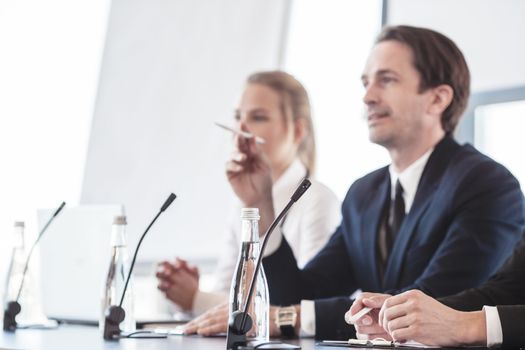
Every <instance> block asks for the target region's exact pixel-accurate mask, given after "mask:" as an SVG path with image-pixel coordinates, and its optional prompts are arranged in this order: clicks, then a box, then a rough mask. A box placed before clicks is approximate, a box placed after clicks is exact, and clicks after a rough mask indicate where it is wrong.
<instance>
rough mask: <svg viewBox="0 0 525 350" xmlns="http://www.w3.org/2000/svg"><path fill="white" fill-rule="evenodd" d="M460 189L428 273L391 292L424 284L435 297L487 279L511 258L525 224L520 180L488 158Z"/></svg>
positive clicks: (421, 286) (464, 181)
mask: <svg viewBox="0 0 525 350" xmlns="http://www.w3.org/2000/svg"><path fill="white" fill-rule="evenodd" d="M479 174H483V176H479ZM457 193H458V194H457V195H458V198H457V199H456V200H455V202H454V203H456V204H455V206H454V207H453V208H449V209H448V210H450V211H451V213H452V214H453V215H452V220H451V222H450V224H449V225H447V227H444V228H443V230H444V234H445V237H444V239H443V241H442V243H441V244H440V245H439V247H438V248H437V250H436V252H435V253H434V254H433V256H432V258H431V259H430V261H429V263H428V265H427V267H426V268H425V269H424V271H423V273H422V274H421V275H420V276H419V278H417V279H416V280H415V282H414V283H413V284H410V285H408V286H406V287H404V288H402V289H398V290H389V291H387V292H388V293H394V294H397V293H400V292H403V291H406V290H410V289H420V290H422V291H423V292H425V293H427V294H429V295H431V296H434V297H440V296H446V295H450V294H454V293H457V292H458V291H461V290H465V289H468V288H472V287H476V286H479V285H480V284H482V283H483V282H485V281H486V280H487V279H488V277H489V276H491V275H492V274H493V273H495V272H496V270H497V269H498V268H499V267H500V266H501V265H502V263H503V262H504V261H505V259H506V258H507V257H508V255H509V252H511V251H512V247H513V246H514V245H515V243H516V241H517V240H519V238H520V235H521V232H522V230H523V225H524V199H523V194H522V192H521V190H520V187H519V183H518V182H517V180H516V179H515V178H514V177H513V176H512V175H511V174H510V173H509V172H508V171H507V170H506V169H505V168H504V167H502V166H500V165H498V164H496V163H494V162H492V161H486V162H482V163H479V164H477V166H476V167H473V168H471V169H470V171H469V175H468V176H465V177H464V178H463V181H462V183H461V184H460V185H459V186H458V190H457ZM444 281H446V283H444Z"/></svg>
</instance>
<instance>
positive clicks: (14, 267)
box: [2, 221, 27, 305]
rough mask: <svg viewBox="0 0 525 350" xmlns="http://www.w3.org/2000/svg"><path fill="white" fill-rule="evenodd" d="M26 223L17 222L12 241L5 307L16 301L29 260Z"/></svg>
mask: <svg viewBox="0 0 525 350" xmlns="http://www.w3.org/2000/svg"><path fill="white" fill-rule="evenodd" d="M24 227H25V225H24V222H23V221H16V222H15V227H14V230H13V231H14V232H13V235H12V237H11V239H12V242H13V244H12V247H13V249H12V251H11V259H10V261H9V267H8V270H7V275H6V282H5V286H4V293H3V299H2V301H3V303H2V304H3V305H5V304H6V303H8V302H9V301H15V300H16V298H17V295H18V290H19V289H20V284H21V283H22V276H23V274H24V266H25V263H26V259H27V252H26V249H25V238H24Z"/></svg>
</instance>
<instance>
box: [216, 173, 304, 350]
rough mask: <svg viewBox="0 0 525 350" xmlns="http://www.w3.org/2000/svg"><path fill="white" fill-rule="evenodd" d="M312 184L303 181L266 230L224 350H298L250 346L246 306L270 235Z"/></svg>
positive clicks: (285, 346)
mask: <svg viewBox="0 0 525 350" xmlns="http://www.w3.org/2000/svg"><path fill="white" fill-rule="evenodd" d="M311 184H312V183H311V182H310V180H308V179H304V180H303V181H302V182H301V184H300V185H299V187H297V189H296V190H295V192H294V194H293V195H292V197H291V198H290V201H289V202H288V204H287V205H286V206H285V207H284V209H283V210H282V211H281V213H280V214H279V215H278V216H277V218H276V219H275V220H274V221H273V222H272V224H271V225H270V227H269V228H268V230H266V233H265V235H264V239H263V242H262V245H261V250H260V251H259V257H258V258H257V264H256V265H255V270H254V272H253V276H252V280H251V281H250V287H249V289H248V295H247V297H246V302H245V303H244V307H243V308H242V309H241V310H237V311H234V312H233V313H232V315H231V317H230V324H229V325H228V334H227V337H226V349H227V350H235V349H238V348H241V347H242V348H243V349H256V348H260V349H300V347H299V346H295V345H289V344H284V343H281V342H270V343H266V344H258V345H257V346H253V347H252V346H250V345H248V342H247V340H246V333H248V331H249V330H250V329H251V328H252V324H253V321H252V318H251V317H250V315H248V306H249V305H250V302H251V299H252V297H253V291H254V289H255V283H256V282H255V281H256V279H257V274H258V273H259V270H260V268H261V263H262V259H263V255H264V249H265V248H266V244H267V243H268V239H269V238H270V235H271V234H272V232H273V231H274V230H275V228H276V227H277V225H278V224H279V223H280V222H281V220H282V219H283V218H284V217H285V215H286V214H287V213H288V211H289V210H290V208H291V207H292V205H294V204H295V202H297V201H298V200H299V198H301V196H302V195H303V194H304V193H305V192H306V190H308V188H310V185H311Z"/></svg>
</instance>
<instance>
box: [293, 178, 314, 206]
mask: <svg viewBox="0 0 525 350" xmlns="http://www.w3.org/2000/svg"><path fill="white" fill-rule="evenodd" d="M311 185H312V183H311V182H310V180H308V179H304V180H303V182H301V184H300V185H299V187H297V189H296V190H295V192H294V194H293V195H292V198H291V199H292V200H293V201H294V202H297V201H298V200H299V198H301V196H302V195H303V194H304V193H305V192H306V190H307V189H309V188H310V186H311Z"/></svg>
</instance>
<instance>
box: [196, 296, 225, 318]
mask: <svg viewBox="0 0 525 350" xmlns="http://www.w3.org/2000/svg"><path fill="white" fill-rule="evenodd" d="M226 301H228V295H227V294H224V293H210V292H203V291H201V290H197V293H196V294H195V298H194V299H193V313H194V314H195V316H198V315H200V314H202V313H204V312H205V311H207V310H209V309H211V308H212V307H214V306H217V305H220V304H222V303H224V302H226Z"/></svg>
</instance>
